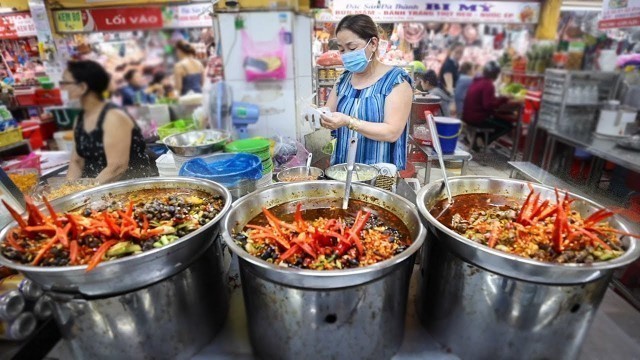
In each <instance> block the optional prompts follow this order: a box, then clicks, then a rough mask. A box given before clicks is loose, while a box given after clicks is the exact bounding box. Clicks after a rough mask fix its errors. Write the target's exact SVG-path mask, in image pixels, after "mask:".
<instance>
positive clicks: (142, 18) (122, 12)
mask: <svg viewBox="0 0 640 360" xmlns="http://www.w3.org/2000/svg"><path fill="white" fill-rule="evenodd" d="M85 19H86V22H85ZM82 20H83V23H84V24H86V26H85V29H86V28H90V29H92V30H93V31H126V30H146V29H161V28H162V10H161V9H160V7H159V6H157V7H156V6H153V7H152V6H148V7H130V8H119V9H115V8H114V9H90V10H84V11H83V13H82ZM92 23H93V26H91V25H92Z"/></svg>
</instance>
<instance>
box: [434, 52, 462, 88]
mask: <svg viewBox="0 0 640 360" xmlns="http://www.w3.org/2000/svg"><path fill="white" fill-rule="evenodd" d="M463 52H464V45H463V44H454V45H453V46H451V48H449V53H448V54H447V59H446V60H445V61H444V63H443V64H442V67H441V68H440V75H438V80H439V81H440V88H441V89H442V90H444V91H446V92H447V93H449V94H453V93H454V89H455V88H456V83H457V82H458V77H460V72H459V71H458V63H459V62H460V59H462V53H463Z"/></svg>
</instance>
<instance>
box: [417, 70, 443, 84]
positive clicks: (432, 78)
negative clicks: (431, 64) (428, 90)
mask: <svg viewBox="0 0 640 360" xmlns="http://www.w3.org/2000/svg"><path fill="white" fill-rule="evenodd" d="M414 76H415V77H416V78H418V79H420V80H422V81H424V82H426V83H429V84H430V85H431V86H438V75H437V74H436V72H435V71H433V70H427V72H424V73H423V72H420V73H416V74H415V75H414Z"/></svg>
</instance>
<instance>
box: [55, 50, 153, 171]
mask: <svg viewBox="0 0 640 360" xmlns="http://www.w3.org/2000/svg"><path fill="white" fill-rule="evenodd" d="M60 86H61V87H62V89H63V90H64V91H67V93H68V94H69V99H70V100H72V101H73V100H79V101H80V106H81V108H82V111H81V112H80V114H79V115H78V118H77V120H76V124H75V128H74V134H73V135H74V139H75V148H74V150H73V153H72V154H71V162H70V163H69V171H68V172H67V179H69V180H75V179H78V178H80V177H83V178H95V179H96V180H97V181H98V182H99V183H108V182H112V181H116V180H124V179H133V178H139V177H147V176H158V169H157V168H156V165H155V163H154V162H152V161H151V159H150V158H149V156H148V155H147V154H146V152H145V151H146V145H145V143H144V138H143V137H142V133H141V132H140V128H138V126H137V125H136V123H135V122H134V121H133V119H132V118H131V117H130V116H129V115H128V114H127V113H125V112H124V111H122V110H120V109H118V108H117V107H116V106H115V105H114V104H111V103H108V102H106V101H104V98H103V93H104V92H105V90H106V89H107V87H108V86H109V74H108V73H107V72H106V71H105V70H104V68H103V67H102V66H101V65H100V64H98V63H97V62H94V61H88V60H87V61H73V62H69V64H68V66H67V70H66V71H65V72H64V74H63V76H62V81H60Z"/></svg>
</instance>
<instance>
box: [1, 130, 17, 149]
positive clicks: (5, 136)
mask: <svg viewBox="0 0 640 360" xmlns="http://www.w3.org/2000/svg"><path fill="white" fill-rule="evenodd" d="M21 140H22V129H20V128H19V127H17V128H13V129H8V130H5V131H3V132H0V147H3V146H7V145H11V144H15V143H17V142H19V141H21Z"/></svg>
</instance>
